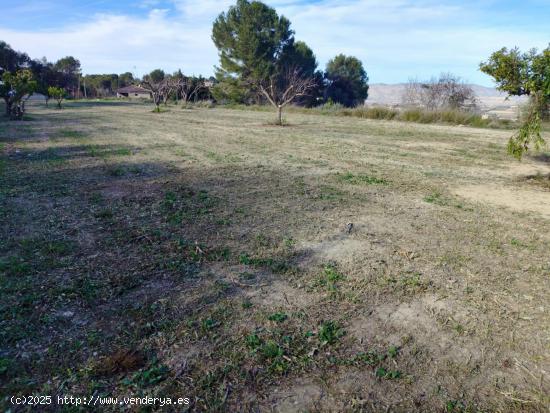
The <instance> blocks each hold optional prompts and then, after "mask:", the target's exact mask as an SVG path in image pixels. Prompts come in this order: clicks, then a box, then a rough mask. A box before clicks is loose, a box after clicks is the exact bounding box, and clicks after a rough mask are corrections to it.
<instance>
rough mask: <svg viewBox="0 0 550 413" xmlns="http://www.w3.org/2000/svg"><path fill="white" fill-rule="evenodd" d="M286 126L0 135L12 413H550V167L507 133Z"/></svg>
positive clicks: (144, 109) (81, 114)
mask: <svg viewBox="0 0 550 413" xmlns="http://www.w3.org/2000/svg"><path fill="white" fill-rule="evenodd" d="M286 117H287V123H288V125H287V126H285V127H277V126H273V124H272V121H273V118H274V114H272V113H270V112H260V111H245V110H229V109H222V108H215V109H190V110H189V109H181V108H179V107H175V106H170V107H168V109H167V110H166V111H165V112H163V113H159V114H157V113H152V112H151V107H150V106H146V105H142V104H131V103H118V102H95V103H78V102H76V103H71V104H68V105H67V106H66V107H65V108H64V109H63V110H55V109H53V108H45V107H43V106H40V105H36V106H31V107H30V109H29V115H28V118H27V119H26V120H24V121H21V122H9V121H7V120H4V119H2V120H0V146H1V147H0V149H1V152H0V223H1V226H0V294H1V297H2V300H1V302H0V323H1V324H0V383H1V394H0V396H1V397H0V408H2V410H6V409H11V411H26V410H28V411H30V410H31V407H29V406H27V407H26V408H25V407H22V406H19V407H17V406H13V405H11V404H10V400H9V396H12V395H30V394H34V395H52V396H53V395H61V394H63V395H74V396H81V397H88V398H93V397H122V396H130V395H131V396H144V395H148V396H153V397H173V398H177V397H187V398H189V404H188V405H184V406H177V407H175V406H168V407H167V406H164V407H160V406H158V405H157V406H155V407H147V408H145V407H143V406H141V407H140V406H133V407H130V406H126V407H125V409H126V410H128V411H178V412H179V411H182V410H183V411H187V410H189V411H242V412H248V411H250V412H256V411H261V412H263V411H273V412H343V411H357V412H481V411H483V412H546V411H549V409H550V397H549V394H550V308H549V305H550V304H549V303H550V254H549V252H550V231H549V229H550V155H549V154H545V153H543V154H538V155H533V156H529V157H526V158H525V159H524V160H523V161H522V162H521V163H518V162H517V161H515V160H513V159H512V158H510V157H509V156H508V155H507V154H506V152H505V146H506V141H507V139H508V137H509V135H510V133H511V132H510V131H509V130H492V129H474V128H468V127H451V126H442V125H419V124H412V123H399V122H386V121H374V120H365V119H356V118H345V117H333V116H323V115H313V114H297V113H290V114H287V116H286ZM546 138H547V139H550V136H549V135H548V134H547V135H546ZM42 407H43V408H44V411H61V408H60V407H59V406H54V405H50V406H42ZM86 409H87V408H82V407H80V408H76V407H74V408H73V407H65V408H64V410H62V411H89V410H90V409H88V410H86ZM91 410H93V411H120V410H121V407H120V406H117V407H114V406H106V405H102V406H101V407H100V408H99V407H97V406H96V407H94V408H92V409H91Z"/></svg>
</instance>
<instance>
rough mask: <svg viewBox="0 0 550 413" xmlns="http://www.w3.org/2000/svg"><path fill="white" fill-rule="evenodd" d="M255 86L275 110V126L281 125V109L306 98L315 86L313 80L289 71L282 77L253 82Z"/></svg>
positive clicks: (294, 71)
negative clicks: (296, 100) (300, 98)
mask: <svg viewBox="0 0 550 413" xmlns="http://www.w3.org/2000/svg"><path fill="white" fill-rule="evenodd" d="M255 86H256V87H257V89H258V90H259V91H260V93H261V94H262V95H263V96H264V97H265V98H266V99H267V101H268V102H269V103H271V105H273V106H274V107H275V108H277V124H278V125H282V124H283V108H284V107H285V106H286V105H288V104H289V103H291V102H292V101H293V100H294V99H296V98H298V97H300V96H306V95H307V94H308V92H309V91H310V90H311V89H312V88H313V87H314V86H315V80H314V79H313V78H310V77H307V76H303V75H302V74H301V73H300V71H299V70H297V69H290V70H288V71H287V72H285V73H284V74H283V75H282V76H281V75H275V76H271V77H270V78H269V79H266V80H263V81H258V82H255Z"/></svg>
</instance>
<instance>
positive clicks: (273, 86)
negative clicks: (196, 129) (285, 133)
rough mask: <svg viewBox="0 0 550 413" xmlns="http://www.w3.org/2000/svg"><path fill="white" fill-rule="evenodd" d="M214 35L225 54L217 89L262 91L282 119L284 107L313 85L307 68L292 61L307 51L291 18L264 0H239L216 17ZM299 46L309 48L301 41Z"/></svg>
mask: <svg viewBox="0 0 550 413" xmlns="http://www.w3.org/2000/svg"><path fill="white" fill-rule="evenodd" d="M212 40H213V41H214V44H215V45H216V47H217V48H218V50H219V56H220V66H219V67H218V68H217V70H216V77H217V79H218V80H219V84H218V85H217V86H216V92H214V93H218V91H223V90H224V89H225V90H226V91H227V94H230V95H233V96H239V95H240V97H242V98H251V97H253V96H254V95H255V94H256V96H258V95H259V96H262V97H263V98H265V99H266V100H267V101H268V102H269V103H271V104H272V105H274V106H275V107H277V110H278V114H279V116H278V121H279V123H281V121H282V115H281V112H282V108H283V107H284V106H285V105H287V104H288V103H290V101H292V100H293V99H294V98H297V97H300V96H303V95H304V94H305V92H306V91H307V90H309V89H311V82H310V80H309V79H310V76H309V74H308V73H307V70H302V69H301V68H300V67H297V66H296V62H293V61H292V58H296V59H297V58H298V56H300V57H303V58H304V59H307V58H308V56H307V53H302V54H300V53H299V50H298V49H297V48H296V46H295V44H294V32H293V31H292V30H291V29H290V21H289V20H288V19H287V18H286V17H284V16H278V15H277V12H276V11H275V9H273V8H271V7H269V6H267V5H265V4H264V3H262V2H259V1H252V2H250V1H247V0H237V4H236V5H234V6H231V7H230V8H229V10H228V11H227V13H221V14H220V15H219V16H218V18H217V19H216V20H215V22H214V26H213V29H212ZM303 45H304V46H305V44H303ZM306 47H307V46H306ZM300 48H301V50H302V51H304V48H303V46H302V45H300ZM311 56H313V53H311ZM311 56H309V58H311ZM291 57H292V58H291ZM313 60H314V57H313ZM313 66H316V64H314V65H313ZM305 86H307V87H305ZM243 89H245V90H246V93H244V92H243ZM289 98H291V99H290V101H289V100H288V99H289Z"/></svg>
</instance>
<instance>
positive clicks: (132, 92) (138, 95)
mask: <svg viewBox="0 0 550 413" xmlns="http://www.w3.org/2000/svg"><path fill="white" fill-rule="evenodd" d="M116 97H117V98H130V99H150V98H151V92H149V91H148V90H147V89H144V88H142V87H141V86H134V85H130V86H126V87H122V88H120V89H118V90H117V91H116Z"/></svg>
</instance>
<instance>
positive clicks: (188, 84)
mask: <svg viewBox="0 0 550 413" xmlns="http://www.w3.org/2000/svg"><path fill="white" fill-rule="evenodd" d="M204 87H205V85H204V82H203V81H202V80H197V81H195V82H193V80H192V79H191V78H189V77H187V78H185V79H183V83H182V85H181V88H180V89H179V94H180V96H181V100H182V101H183V104H186V103H187V102H188V101H190V100H191V99H192V98H193V97H196V96H197V95H198V93H199V92H200V90H201V89H203V88H204Z"/></svg>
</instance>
